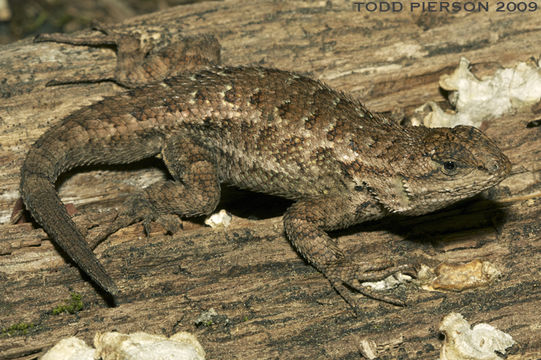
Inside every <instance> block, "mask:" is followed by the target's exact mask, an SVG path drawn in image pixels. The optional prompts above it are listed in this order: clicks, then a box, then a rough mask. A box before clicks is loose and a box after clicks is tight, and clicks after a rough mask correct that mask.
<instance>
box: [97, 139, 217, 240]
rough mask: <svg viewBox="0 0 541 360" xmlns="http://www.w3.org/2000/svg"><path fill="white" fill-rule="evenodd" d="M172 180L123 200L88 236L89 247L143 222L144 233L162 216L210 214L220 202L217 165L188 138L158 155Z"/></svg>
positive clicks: (174, 142) (175, 141) (170, 144)
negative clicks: (114, 214) (110, 217)
mask: <svg viewBox="0 0 541 360" xmlns="http://www.w3.org/2000/svg"><path fill="white" fill-rule="evenodd" d="M161 155H162V158H163V160H164V162H165V164H166V166H167V169H168V170H169V172H170V173H171V175H172V176H173V179H174V180H173V181H159V182H157V183H154V184H152V185H151V186H149V187H147V188H146V189H144V190H143V191H142V192H141V193H138V194H136V195H134V196H131V197H130V198H128V200H126V202H125V203H124V205H123V206H122V207H121V210H120V211H119V213H118V216H117V217H116V218H115V219H114V220H113V221H112V222H111V223H109V224H107V225H103V226H101V227H99V228H98V229H96V230H95V231H93V232H92V233H91V234H89V236H88V241H89V243H90V245H91V246H92V247H95V246H96V245H97V244H99V242H100V241H102V240H103V239H105V238H106V237H107V236H109V235H110V234H112V233H114V232H115V231H117V230H119V229H121V228H123V227H126V226H129V225H131V224H133V223H135V222H137V221H141V220H142V221H143V225H144V227H145V230H146V232H147V234H148V233H149V230H148V226H149V224H150V222H151V221H154V220H156V219H159V218H161V217H162V216H164V215H169V214H175V215H179V216H186V217H190V216H197V215H206V214H210V213H211V212H212V211H214V210H215V209H216V206H217V205H218V201H219V200H220V182H219V177H218V171H217V164H216V162H215V159H214V157H213V156H212V154H211V153H210V152H209V151H208V150H207V149H205V148H204V147H202V146H200V145H198V144H196V143H195V142H193V141H192V140H191V138H190V137H188V136H185V135H178V136H174V137H171V138H170V139H169V140H167V143H166V145H165V147H164V148H163V150H162V152H161Z"/></svg>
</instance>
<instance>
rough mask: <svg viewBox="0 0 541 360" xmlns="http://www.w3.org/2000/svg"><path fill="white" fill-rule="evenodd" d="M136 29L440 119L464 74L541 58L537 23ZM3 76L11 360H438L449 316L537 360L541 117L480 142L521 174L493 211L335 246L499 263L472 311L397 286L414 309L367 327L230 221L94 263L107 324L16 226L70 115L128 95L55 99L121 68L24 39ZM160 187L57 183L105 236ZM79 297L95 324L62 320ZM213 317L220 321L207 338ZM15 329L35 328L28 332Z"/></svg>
mask: <svg viewBox="0 0 541 360" xmlns="http://www.w3.org/2000/svg"><path fill="white" fill-rule="evenodd" d="M123 26H136V27H139V28H143V29H146V30H147V31H148V30H151V31H154V32H155V33H156V34H162V35H163V40H164V41H165V42H167V40H168V39H171V38H172V37H174V36H175V35H176V34H177V33H179V32H180V33H184V34H197V33H213V34H215V35H216V36H217V38H218V39H219V40H220V42H221V43H222V46H223V53H222V54H223V62H224V63H226V64H258V65H264V66H273V67H278V68H283V69H288V70H295V71H298V72H301V73H304V74H308V75H311V76H313V77H315V78H319V79H322V80H324V81H326V82H327V83H329V84H330V85H331V86H333V87H335V88H338V89H342V90H344V91H348V92H351V93H353V94H354V95H355V96H359V97H361V98H362V99H363V100H364V102H365V103H366V104H367V105H368V107H369V108H371V109H373V110H375V111H389V112H391V111H394V112H395V114H399V115H400V114H406V115H408V114H410V113H411V111H412V110H413V109H414V108H415V107H417V106H419V105H421V104H423V103H424V102H426V101H429V100H431V101H437V102H442V103H443V102H444V97H443V95H442V94H441V93H440V92H439V89H438V85H437V81H438V78H439V76H440V75H441V74H444V73H449V72H451V71H452V69H454V68H455V67H456V65H457V64H458V60H459V58H460V56H466V57H467V58H468V59H470V60H471V61H472V63H473V64H474V67H473V68H474V70H475V72H476V73H477V74H479V75H485V74H490V73H492V72H493V71H494V69H496V68H498V67H499V66H512V65H514V64H516V63H517V62H518V61H525V60H527V59H528V58H529V57H531V56H538V55H539V53H538V52H539V49H540V48H541V47H540V45H541V18H540V17H539V14H538V13H520V14H509V13H495V12H494V11H491V12H490V13H475V14H465V13H458V14H455V15H442V14H440V13H433V14H421V13H420V12H414V13H409V12H405V13H400V14H387V15H381V14H376V13H372V14H366V13H364V12H361V13H358V12H354V11H352V9H351V7H350V5H349V4H347V3H345V2H338V1H327V2H310V3H306V2H300V1H298V2H295V1H291V2H276V3H274V2H241V1H226V2H220V3H215V2H209V3H200V4H195V5H190V6H182V7H177V8H173V9H169V10H167V11H164V12H161V13H155V14H151V15H148V16H144V17H139V18H135V19H133V20H131V21H129V22H128V23H126V24H124V25H123ZM0 64H1V65H0V69H1V73H2V74H1V76H0V281H1V282H0V329H4V330H7V329H10V328H11V330H12V331H4V332H3V333H1V334H0V358H2V359H32V358H35V357H37V356H38V355H39V354H40V353H41V352H42V351H44V350H46V349H47V348H48V347H49V346H51V345H52V344H54V343H56V342H57V341H58V340H59V339H61V338H63V337H67V336H72V335H76V336H79V337H82V338H83V339H84V340H86V341H87V342H88V343H91V339H92V337H93V336H94V334H95V332H96V331H110V330H118V331H122V332H135V331H146V332H150V333H158V334H166V335H171V334H172V333H175V332H177V331H181V330H185V331H191V332H193V333H195V334H196V335H197V336H198V338H199V340H200V341H201V343H202V344H203V346H204V347H205V349H206V351H207V353H208V358H209V359H213V358H219V359H234V358H239V359H275V358H280V359H289V358H317V359H319V358H333V359H334V358H340V359H358V358H360V356H361V355H360V353H359V350H358V343H359V340H360V339H361V338H367V339H370V340H373V341H375V342H376V344H378V346H379V349H380V358H381V359H396V358H400V359H435V358H437V357H438V353H439V349H440V347H441V344H442V341H441V339H440V337H439V335H438V326H439V322H440V320H441V318H442V317H443V316H444V315H446V314H448V313H449V312H452V311H454V312H460V313H462V314H463V315H464V316H465V317H466V318H467V319H468V320H469V321H470V322H472V323H478V322H488V323H490V324H492V325H494V326H496V327H498V328H499V329H501V330H503V331H506V332H508V333H509V334H511V335H512V336H513V338H514V339H515V341H516V342H517V344H518V345H517V346H516V347H515V348H513V349H512V352H513V355H511V356H510V357H509V358H513V359H538V358H540V357H541V336H540V329H541V315H539V305H541V278H540V277H541V275H540V270H541V267H540V264H541V235H540V234H541V224H540V221H539V219H540V218H541V181H540V180H541V165H540V164H541V128H540V127H533V128H527V127H526V124H527V123H528V122H530V121H532V120H534V119H536V118H539V117H540V115H539V113H537V114H536V113H535V112H532V111H534V110H535V108H533V110H532V111H530V110H528V109H526V110H525V111H523V112H519V113H516V114H511V115H507V116H505V117H503V118H500V119H495V120H492V121H490V122H486V123H485V124H484V125H483V127H484V129H485V130H486V132H487V134H488V135H489V136H491V137H492V138H494V139H495V141H496V142H497V143H498V144H500V146H501V147H502V149H503V150H504V151H505V153H506V154H507V155H508V156H509V158H510V159H511V161H512V163H513V164H514V167H513V169H514V174H513V175H512V176H511V177H510V178H509V179H507V180H505V181H504V182H503V183H502V184H501V185H500V186H498V187H497V188H496V189H494V190H492V191H490V192H489V193H488V194H486V196H487V197H489V198H490V199H491V200H482V199H474V200H472V201H469V202H467V203H464V204H460V205H458V206H456V207H454V208H452V209H450V210H447V211H445V212H441V213H438V214H434V215H430V216H425V217H422V218H414V219H393V220H391V221H386V222H382V223H378V224H371V225H370V227H368V229H369V230H370V233H369V234H368V236H363V233H362V232H363V231H364V230H365V229H367V227H363V226H358V227H355V228H353V229H349V230H348V231H344V232H340V233H337V234H336V236H337V237H338V238H339V241H340V244H341V246H344V247H345V248H347V249H350V250H349V251H350V252H358V254H359V255H358V256H363V258H365V259H366V260H370V259H377V258H378V256H382V254H387V252H391V251H392V252H393V254H394V255H395V256H407V257H410V258H411V260H412V262H416V263H424V264H427V265H430V266H433V265H436V264H438V263H439V262H448V263H456V262H466V261H470V260H473V259H481V260H488V261H490V262H492V263H493V264H494V265H495V266H496V267H497V268H498V269H499V270H500V271H501V272H502V276H501V277H500V278H499V279H498V280H497V281H496V282H494V283H492V284H490V286H487V287H483V288H476V289H472V290H468V291H464V292H460V293H454V292H450V293H444V292H429V291H426V290H422V289H419V288H418V287H416V286H415V285H413V284H411V285H408V286H402V287H401V288H399V289H397V290H395V291H397V292H398V293H399V294H402V295H403V296H406V297H407V298H408V301H409V304H410V306H408V307H406V308H397V307H393V306H390V305H386V304H382V303H379V302H376V301H372V300H368V299H366V300H365V303H366V313H365V314H364V315H363V316H360V317H357V318H356V317H354V316H353V314H352V312H351V311H350V310H349V309H348V307H347V306H346V304H345V303H344V302H343V301H342V299H341V298H340V297H339V296H338V295H337V294H336V293H335V292H334V291H333V290H332V289H331V288H330V286H329V284H328V282H327V281H326V280H325V279H324V278H323V277H322V276H321V275H320V274H319V273H317V272H316V271H315V270H313V269H312V268H311V267H310V266H307V265H306V264H305V263H304V262H303V261H302V260H301V259H300V257H298V256H297V255H296V253H295V252H294V250H293V249H292V247H291V246H290V245H289V243H288V242H287V240H286V239H285V237H284V235H283V230H282V227H281V222H280V219H279V218H269V219H267V220H258V221H255V220H244V219H241V218H235V219H234V222H233V225H232V226H231V227H230V228H228V229H227V230H213V229H210V228H206V227H203V226H201V225H200V222H197V221H196V222H195V223H186V226H185V229H184V231H182V232H180V233H178V234H176V235H174V236H170V235H166V234H163V232H162V231H161V229H160V228H159V226H156V227H155V228H154V230H155V231H153V233H152V234H151V237H150V238H145V236H144V234H143V232H142V227H141V225H133V226H131V227H129V228H127V229H124V230H122V231H120V232H118V233H116V234H115V235H113V236H112V237H111V238H110V239H108V240H107V241H106V242H104V243H103V244H101V245H100V246H99V247H98V248H97V249H96V253H97V254H98V256H99V258H100V259H101V261H102V263H103V264H104V266H105V268H106V269H107V270H108V271H109V272H110V273H111V275H112V276H113V278H114V279H116V280H117V282H118V285H119V286H120V287H121V288H122V289H123V290H124V291H125V293H126V297H125V298H124V299H122V301H121V302H122V303H121V304H120V305H119V306H118V307H109V306H108V304H107V302H106V301H105V300H104V299H103V298H102V297H101V296H100V294H99V293H98V292H97V291H96V289H95V288H93V287H92V286H91V285H90V284H89V283H88V282H87V281H85V279H83V278H82V276H81V274H80V272H79V271H78V270H77V269H76V268H75V267H73V266H71V265H69V264H68V263H66V261H65V259H64V258H63V257H62V256H61V255H60V254H59V252H58V251H57V249H56V248H55V247H54V246H53V245H52V244H51V243H50V242H49V241H48V240H47V237H46V235H45V233H44V232H43V231H42V230H41V229H36V228H32V226H31V225H30V224H29V223H26V224H20V225H10V224H9V217H10V215H11V213H12V211H13V207H14V205H15V202H16V200H17V198H18V183H19V168H20V166H21V164H22V161H23V159H24V155H25V153H26V151H27V149H28V147H29V146H30V144H31V143H32V142H33V141H35V140H36V139H37V138H38V137H39V135H40V134H42V133H43V132H44V131H45V129H46V128H48V127H49V126H50V125H51V124H53V123H55V122H57V121H59V120H60V119H61V118H62V117H64V116H66V115H67V114H69V113H71V112H73V111H74V110H75V109H77V108H80V107H82V106H85V105H88V104H90V103H92V102H95V101H97V100H98V99H100V98H101V97H103V96H106V95H110V94H114V93H117V92H119V91H122V89H121V88H120V87H118V86H116V85H114V84H111V83H100V84H88V85H81V84H78V85H66V86H57V87H45V84H46V83H47V82H48V81H50V80H52V79H58V78H69V76H70V75H73V74H76V73H80V72H84V73H89V74H97V73H99V74H109V73H110V72H111V71H112V70H113V69H114V65H115V54H114V51H112V50H111V49H95V48H87V47H72V46H68V45H58V44H32V42H31V41H30V39H28V40H25V41H21V42H17V43H14V44H10V45H7V46H4V47H2V48H0ZM163 176H166V175H165V174H164V170H163V167H161V166H160V165H159V161H147V162H144V163H141V164H137V165H136V166H130V167H126V168H123V169H118V168H117V169H111V168H99V169H91V170H90V171H86V172H73V173H71V174H68V175H67V176H64V177H63V179H62V180H61V182H60V183H59V185H60V194H61V197H62V198H63V200H64V201H65V202H66V203H71V204H74V205H75V207H76V208H77V210H78V215H79V216H77V219H78V221H79V222H81V223H82V224H89V223H92V222H96V221H105V220H106V219H107V215H108V213H107V209H110V208H111V207H113V206H115V205H116V204H118V203H119V202H120V201H121V200H122V198H124V197H125V196H126V194H128V193H129V192H130V191H133V190H134V189H135V188H138V187H140V186H144V185H146V184H148V183H149V182H151V181H153V179H155V178H157V177H163ZM240 196H242V200H238V199H239V197H240ZM231 198H232V200H231V201H226V202H225V203H224V205H223V206H224V207H226V208H228V209H233V210H235V211H236V213H237V214H238V215H240V216H242V217H245V218H246V217H248V216H251V215H253V216H259V217H271V216H277V215H279V214H280V212H281V211H283V210H284V209H285V208H286V206H287V202H281V201H277V200H276V199H273V198H266V197H259V196H258V197H253V196H250V195H246V194H240V195H239V194H237V193H233V194H232V195H231ZM235 199H237V200H236V201H235ZM271 207H273V208H275V210H273V211H270V210H266V211H260V209H261V208H263V209H267V208H271ZM102 209H103V210H105V212H104V213H100V210H102ZM404 239H406V240H404ZM384 256H388V255H384ZM72 292H77V293H80V294H81V295H82V299H83V303H84V309H83V310H81V311H79V312H77V313H76V314H66V313H64V314H60V315H53V314H52V309H53V308H55V307H56V306H58V305H62V304H63V303H64V301H65V300H66V299H68V298H69V297H70V293H72ZM209 308H214V309H215V310H216V312H217V313H218V314H219V316H218V317H216V318H214V319H213V322H212V324H210V323H207V324H204V325H199V326H197V325H196V324H195V322H196V319H197V317H198V316H199V315H200V314H201V313H202V312H204V311H206V310H208V309H209ZM20 324H31V325H32V326H31V327H30V328H29V329H28V330H27V331H26V333H24V331H21V330H19V331H15V330H14V326H15V325H20Z"/></svg>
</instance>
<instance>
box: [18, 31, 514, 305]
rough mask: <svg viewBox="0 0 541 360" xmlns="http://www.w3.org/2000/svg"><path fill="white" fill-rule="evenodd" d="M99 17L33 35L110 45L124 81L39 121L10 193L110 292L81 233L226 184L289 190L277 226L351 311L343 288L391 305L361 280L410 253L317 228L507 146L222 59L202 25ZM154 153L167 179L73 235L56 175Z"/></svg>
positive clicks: (480, 162)
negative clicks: (150, 27) (147, 37)
mask: <svg viewBox="0 0 541 360" xmlns="http://www.w3.org/2000/svg"><path fill="white" fill-rule="evenodd" d="M98 30H100V31H101V33H100V34H98V35H91V36H86V37H74V36H69V35H61V34H53V35H42V36H41V37H38V38H37V39H36V40H37V41H53V42H60V43H68V44H74V45H91V46H99V45H103V44H106V45H115V46H117V57H118V61H117V71H116V74H115V76H113V77H112V78H108V79H106V80H112V81H115V82H117V83H118V84H120V85H122V86H124V87H126V88H128V89H127V90H126V91H125V92H122V93H120V94H118V95H113V96H110V97H106V98H104V99H102V100H101V101H98V102H97V103H94V104H92V105H90V106H88V107H84V108H81V109H79V110H77V111H75V112H73V113H72V114H70V115H68V116H67V117H66V118H64V119H63V120H62V121H61V122H60V123H59V124H57V125H56V126H53V127H52V128H50V129H49V130H47V131H46V132H45V133H44V134H43V135H42V136H41V137H40V138H39V139H38V140H37V141H36V142H35V143H34V144H33V145H32V147H31V148H30V150H29V152H28V154H27V156H26V159H25V160H24V164H23V166H22V170H21V185H20V192H21V195H22V199H23V201H24V203H25V206H26V208H27V209H28V210H29V212H30V213H31V215H32V216H33V218H34V219H35V220H36V221H37V222H38V223H39V224H40V225H41V226H42V227H43V228H44V230H45V231H46V232H47V233H48V235H49V236H50V237H51V238H52V240H53V241H54V242H55V243H56V244H57V245H58V246H59V247H60V248H62V249H63V250H64V251H65V253H66V254H67V255H68V257H69V258H70V259H71V260H72V261H73V262H74V263H75V264H76V265H77V266H78V267H79V268H80V269H81V270H82V271H83V272H84V273H86V274H87V275H88V276H89V277H90V279H91V280H92V281H93V282H94V283H95V284H97V285H98V286H99V287H100V288H101V289H103V290H104V291H105V292H106V293H108V294H110V295H112V296H113V298H114V297H116V296H118V295H119V293H120V290H119V289H118V287H117V286H116V284H115V282H114V281H113V279H112V278H111V277H110V276H109V275H108V274H107V272H106V271H105V269H104V268H103V266H102V265H101V264H100V262H99V261H98V260H97V258H96V256H95V255H94V253H93V252H92V247H91V246H90V245H89V242H90V243H93V244H96V243H97V242H99V241H101V240H103V239H105V238H106V237H107V236H109V235H110V234H111V233H114V232H115V231H117V230H118V229H120V228H122V227H125V226H128V225H130V224H132V223H135V222H138V221H142V222H143V224H144V225H145V227H146V226H147V224H148V223H149V222H150V221H154V220H156V219H157V218H158V217H159V216H161V215H165V214H176V215H178V216H181V217H190V216H196V215H205V214H210V213H211V212H213V211H214V210H215V208H216V206H217V204H218V201H219V199H220V191H221V190H220V189H221V184H223V183H227V184H231V185H234V186H237V187H240V188H244V189H249V190H252V191H256V192H262V193H266V194H272V195H277V196H281V197H285V198H288V199H291V200H293V201H294V202H293V204H292V205H291V206H290V207H289V208H288V209H287V210H286V212H285V214H284V216H283V225H284V229H285V234H286V236H287V238H288V239H289V241H290V242H291V244H292V245H293V247H294V248H295V250H296V251H297V252H298V254H299V255H300V256H301V257H302V258H304V259H305V260H306V261H307V262H308V263H309V264H311V265H312V266H313V267H314V268H316V269H317V270H318V271H320V272H321V273H322V274H323V275H324V276H325V277H326V278H327V279H328V280H329V281H330V284H331V285H332V287H333V288H334V289H335V290H336V291H337V292H338V293H339V295H341V296H342V297H343V298H344V300H345V301H346V302H347V303H348V304H349V305H351V306H352V307H353V309H354V310H355V311H356V312H358V311H360V306H361V305H360V303H359V301H358V297H356V296H355V293H361V294H364V295H366V296H369V297H372V298H375V299H380V300H383V301H387V302H390V303H392V304H396V305H402V304H403V303H402V302H401V301H400V300H397V299H394V298H392V297H388V296H384V295H380V294H374V292H373V291H370V290H368V288H366V287H363V286H361V285H360V284H361V282H362V281H373V280H379V279H382V278H384V277H386V276H388V275H389V274H392V273H394V272H397V271H399V270H404V269H406V270H407V268H409V265H397V264H393V263H386V262H385V261H382V263H381V264H379V263H378V264H370V263H366V262H363V261H362V259H356V258H355V257H354V256H350V255H347V254H345V253H344V251H343V250H341V248H340V247H339V246H338V244H337V243H336V242H335V240H334V239H333V238H331V237H330V236H329V235H328V232H329V231H331V230H335V229H342V228H347V227H349V226H352V225H354V224H360V223H364V222H366V221H371V220H377V219H381V218H384V217H386V216H388V215H390V214H402V215H408V216H416V215H421V214H426V213H429V212H432V211H435V210H438V209H441V208H444V207H446V206H448V205H450V204H452V203H455V202H457V201H459V200H462V199H465V198H468V197H472V196H474V195H476V194H479V193H480V192H482V191H483V190H486V189H488V188H490V187H492V186H494V185H496V184H498V183H499V182H501V181H502V180H503V179H504V178H505V177H506V176H507V175H508V174H509V173H510V169H511V163H510V161H509V159H508V158H507V157H506V155H505V154H504V153H503V152H502V151H501V150H500V149H499V148H498V146H497V145H496V144H495V143H494V142H493V141H492V140H491V139H489V138H488V137H487V136H486V135H485V134H484V133H483V132H481V131H480V130H479V129H477V128H475V127H471V126H456V127H454V128H427V127H424V126H415V127H414V126H403V125H400V124H399V123H397V122H395V121H391V120H389V119H388V118H387V117H385V116H383V115H382V114H376V113H372V112H370V111H369V110H368V109H367V108H366V107H365V106H364V105H363V104H362V103H361V102H360V101H359V100H357V99H355V98H353V97H352V96H350V95H347V94H345V93H343V92H341V91H336V90H333V89H331V88H330V87H329V86H327V85H326V84H324V83H323V82H321V81H318V80H313V79H311V78H309V77H305V76H302V75H300V74H297V73H294V72H289V71H284V70H278V69H272V68H264V67H258V66H222V65H220V64H219V57H220V55H219V53H220V50H219V49H220V48H219V43H218V42H217V40H216V39H215V38H214V37H212V36H206V37H197V38H187V39H183V41H180V42H178V43H179V44H180V45H179V44H177V45H174V44H171V45H170V46H169V47H166V48H165V50H160V51H157V52H153V51H151V50H149V45H148V44H145V43H144V41H143V40H142V39H141V36H140V34H134V33H131V34H128V35H126V34H121V33H118V32H114V31H112V30H111V29H107V28H103V27H102V28H99V29H98ZM171 47H172V48H171ZM100 80H101V79H88V78H87V79H78V80H76V81H73V82H81V81H82V82H84V81H90V82H93V81H100ZM69 82H71V81H69ZM56 83H62V82H61V81H60V82H58V81H57V82H56ZM154 156H161V158H162V159H163V161H164V163H165V165H166V168H167V170H168V171H169V173H170V175H171V176H172V180H164V181H159V182H157V183H155V184H152V185H150V186H148V187H147V188H145V189H142V190H141V192H140V193H137V194H135V195H133V196H132V197H130V198H129V199H128V200H127V201H126V203H125V204H124V207H123V208H121V209H120V210H119V213H118V216H117V217H116V219H114V220H113V221H112V222H111V223H110V224H105V225H103V227H102V230H101V231H100V232H98V236H97V237H96V239H94V240H92V241H91V240H90V239H85V237H84V236H83V235H82V231H81V230H80V229H78V228H77V226H76V225H75V223H74V222H73V221H72V219H71V218H70V216H69V215H68V213H67V211H66V209H65V207H64V206H63V203H62V202H61V200H60V198H59V197H58V194H57V192H56V189H55V181H56V179H57V178H58V176H59V175H60V174H62V173H63V172H65V171H67V170H69V169H72V168H75V167H79V166H85V165H92V164H107V165H115V164H126V163H131V162H135V161H138V160H141V159H143V158H148V157H154ZM359 260H360V261H359Z"/></svg>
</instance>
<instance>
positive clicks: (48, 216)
mask: <svg viewBox="0 0 541 360" xmlns="http://www.w3.org/2000/svg"><path fill="white" fill-rule="evenodd" d="M41 150H42V149H40V148H39V145H38V146H36V145H34V146H33V147H32V149H31V150H30V152H29V153H28V156H27V158H26V160H25V162H24V165H23V167H22V174H21V188H20V190H21V195H22V198H23V201H24V203H25V205H26V208H27V209H28V210H29V211H30V213H31V214H32V216H33V217H34V219H35V220H36V221H37V222H38V223H39V224H40V225H41V226H42V227H43V229H44V230H45V231H46V232H47V234H49V236H50V237H51V238H52V239H53V240H54V242H55V243H56V244H57V245H59V246H60V247H61V248H62V250H64V251H65V252H66V253H67V255H68V256H69V257H70V258H71V259H72V260H73V261H74V262H75V263H76V264H77V265H78V266H79V268H80V269H82V270H84V272H85V273H86V274H88V276H90V278H91V279H92V280H93V281H94V282H95V283H96V284H97V285H99V286H100V287H101V288H102V289H104V290H105V291H106V292H108V293H109V294H111V295H113V296H114V295H116V294H118V289H117V287H116V285H115V283H114V282H113V279H112V278H111V277H110V276H109V275H107V273H106V272H105V269H104V268H103V266H102V265H101V264H100V263H99V262H98V259H97V258H96V256H95V255H94V253H93V252H92V250H91V249H90V247H89V246H88V243H87V242H86V240H85V238H84V236H83V235H82V234H81V232H80V231H79V230H78V229H77V227H76V225H75V223H74V222H73V221H72V220H71V218H70V216H69V214H68V212H67V211H66V208H65V207H64V204H62V202H61V201H60V198H59V197H58V194H57V192H56V189H55V186H54V183H55V180H56V178H57V176H58V173H60V172H62V170H63V169H62V167H63V166H62V164H61V163H62V161H55V160H52V159H51V158H54V156H50V155H51V154H50V153H48V154H47V153H44V151H41ZM46 155H49V156H46ZM59 165H60V166H59Z"/></svg>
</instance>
